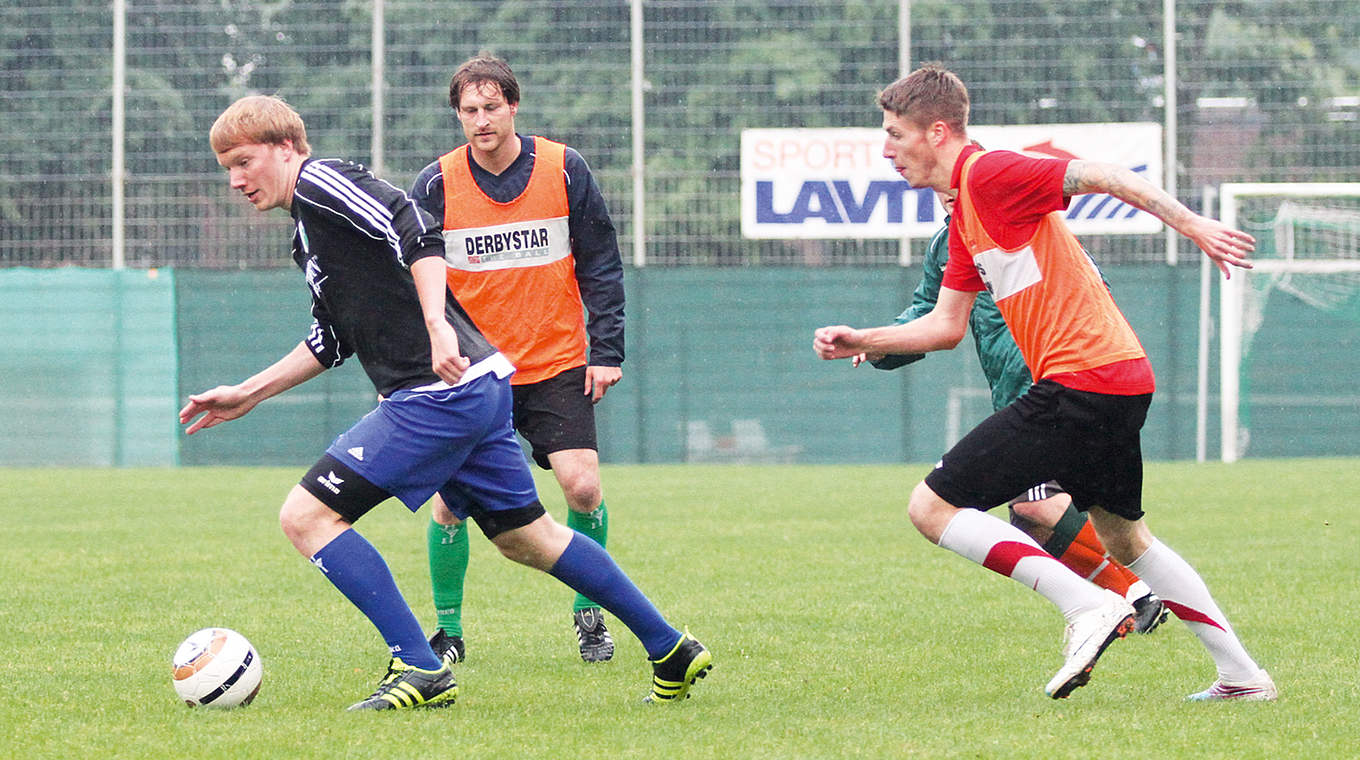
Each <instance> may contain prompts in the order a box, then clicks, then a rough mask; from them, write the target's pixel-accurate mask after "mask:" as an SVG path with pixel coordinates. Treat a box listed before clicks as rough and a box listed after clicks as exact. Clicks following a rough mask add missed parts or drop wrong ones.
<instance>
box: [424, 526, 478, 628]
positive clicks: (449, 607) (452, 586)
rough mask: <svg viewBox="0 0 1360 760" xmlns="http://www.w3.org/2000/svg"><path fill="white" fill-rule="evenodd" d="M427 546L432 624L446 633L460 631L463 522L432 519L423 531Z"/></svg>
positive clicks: (465, 553)
mask: <svg viewBox="0 0 1360 760" xmlns="http://www.w3.org/2000/svg"><path fill="white" fill-rule="evenodd" d="M425 536H426V540H427V542H428V543H429V547H430V590H431V592H433V596H434V611H435V615H436V616H437V618H436V624H437V625H438V626H439V627H440V628H443V629H444V632H445V633H447V634H448V635H450V636H459V637H461V636H462V635H463V578H464V577H465V576H466V575H467V566H468V535H467V523H466V522H462V523H459V524H458V525H453V526H449V525H440V524H439V523H437V522H435V521H434V520H431V521H430V527H429V528H428V529H427V530H426V533H425Z"/></svg>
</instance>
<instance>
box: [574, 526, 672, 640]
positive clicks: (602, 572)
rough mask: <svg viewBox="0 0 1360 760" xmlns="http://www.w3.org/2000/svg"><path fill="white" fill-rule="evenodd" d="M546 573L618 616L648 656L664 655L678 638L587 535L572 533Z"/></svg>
mask: <svg viewBox="0 0 1360 760" xmlns="http://www.w3.org/2000/svg"><path fill="white" fill-rule="evenodd" d="M548 573H549V574H550V575H552V576H553V577H554V578H556V579H558V580H559V581H562V582H563V583H565V584H567V585H568V586H570V587H571V588H572V589H574V590H575V591H577V592H578V593H580V594H582V595H584V596H586V597H588V598H590V600H591V601H593V602H595V603H596V604H598V605H600V606H601V607H603V608H605V609H606V610H609V612H610V613H612V614H613V615H614V617H616V618H618V619H619V620H621V621H622V622H623V624H624V625H626V626H628V630H630V631H632V632H633V635H634V636H637V637H638V640H639V641H641V642H642V647H643V649H646V650H647V656H648V657H650V658H652V659H656V658H657V657H661V656H664V655H665V654H666V653H667V652H670V651H671V649H673V648H674V647H675V642H677V641H679V640H680V632H679V631H677V630H675V629H674V628H672V627H671V625H670V623H667V622H666V619H665V618H663V617H661V613H660V612H657V611H656V607H654V606H652V603H651V601H649V600H648V599H647V597H645V596H643V595H642V592H641V591H639V590H638V587H637V586H635V585H633V582H632V581H631V580H629V579H628V576H627V575H625V574H624V572H623V570H622V569H621V568H620V567H619V566H618V564H617V563H616V562H614V558H613V557H611V556H609V552H606V551H605V550H604V549H603V548H602V547H601V546H600V545H599V544H597V543H595V542H594V541H592V540H590V539H589V538H587V537H586V536H584V535H582V534H580V533H575V535H573V536H572V537H571V543H569V544H567V548H566V550H564V551H563V552H562V556H561V557H558V558H557V563H556V564H554V565H553V566H552V569H551V570H549V571H548Z"/></svg>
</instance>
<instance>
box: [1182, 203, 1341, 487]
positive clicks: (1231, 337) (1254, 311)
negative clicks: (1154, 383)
mask: <svg viewBox="0 0 1360 760" xmlns="http://www.w3.org/2000/svg"><path fill="white" fill-rule="evenodd" d="M1219 218H1220V219H1221V220H1222V221H1223V222H1224V223H1225V224H1227V225H1228V226H1230V227H1233V228H1236V229H1241V230H1244V231H1246V232H1248V233H1250V234H1252V235H1253V236H1255V237H1256V239H1257V252H1256V257H1255V258H1254V260H1253V264H1254V266H1253V268H1252V269H1251V270H1238V269H1235V270H1233V276H1232V278H1231V279H1220V285H1221V287H1220V292H1219V295H1220V298H1219V373H1220V380H1219V391H1220V398H1219V403H1220V425H1221V427H1220V439H1221V456H1222V459H1223V461H1225V462H1233V461H1236V460H1237V459H1239V458H1241V457H1242V456H1243V455H1244V454H1245V453H1246V450H1247V446H1248V444H1249V442H1250V431H1249V428H1248V427H1246V426H1244V425H1243V424H1242V410H1243V404H1244V398H1243V388H1242V377H1243V371H1244V362H1247V361H1249V356H1250V350H1251V341H1252V338H1253V337H1254V335H1255V333H1256V330H1257V329H1258V328H1259V327H1260V325H1261V321H1262V318H1263V312H1264V309H1265V304H1266V301H1267V299H1268V297H1269V296H1270V294H1271V292H1272V291H1274V290H1283V291H1285V292H1289V293H1291V294H1292V295H1293V296H1295V297H1297V298H1298V299H1300V300H1301V301H1303V302H1304V303H1307V304H1308V305H1309V306H1311V307H1313V308H1317V309H1322V310H1327V311H1335V310H1340V309H1352V308H1354V306H1355V305H1356V304H1357V303H1360V300H1358V299H1357V296H1358V294H1360V182H1350V183H1225V184H1223V185H1221V186H1220V187H1219ZM1203 266H1211V264H1210V263H1209V262H1208V259H1207V258H1206V259H1205V260H1204V262H1203ZM1203 360H1204V357H1201V361H1203Z"/></svg>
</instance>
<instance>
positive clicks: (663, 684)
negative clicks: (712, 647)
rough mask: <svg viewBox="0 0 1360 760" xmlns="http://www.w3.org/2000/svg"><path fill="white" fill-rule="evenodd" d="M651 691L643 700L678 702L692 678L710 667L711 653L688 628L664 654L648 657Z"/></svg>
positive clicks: (705, 672) (686, 696)
mask: <svg viewBox="0 0 1360 760" xmlns="http://www.w3.org/2000/svg"><path fill="white" fill-rule="evenodd" d="M651 663H652V692H651V693H650V694H648V695H647V697H646V698H645V699H644V700H643V701H644V702H678V701H680V700H682V699H688V698H689V689H690V687H691V686H693V685H694V682H695V681H697V680H699V679H700V678H704V677H705V676H707V675H708V671H710V670H712V669H713V655H712V654H710V653H709V651H708V650H707V649H706V648H704V645H703V644H700V643H699V641H698V639H695V638H694V637H693V636H690V635H689V631H685V634H684V635H683V636H681V637H680V641H679V642H678V643H676V645H675V647H674V648H673V649H671V651H670V652H669V653H667V654H666V655H665V656H664V657H662V658H660V659H658V660H652V661H651Z"/></svg>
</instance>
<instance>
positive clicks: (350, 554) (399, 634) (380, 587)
mask: <svg viewBox="0 0 1360 760" xmlns="http://www.w3.org/2000/svg"><path fill="white" fill-rule="evenodd" d="M312 564H313V565H316V566H317V567H318V568H320V570H321V572H322V574H323V575H325V576H326V580H328V581H330V582H331V583H332V584H333V585H334V586H335V587H336V588H338V589H340V593H342V594H344V595H345V597H346V598H347V599H349V600H350V602H352V603H353V604H354V606H355V607H358V608H359V611H360V612H362V613H364V615H366V616H368V619H369V621H370V622H372V623H373V625H374V627H375V628H377V629H378V633H381V634H382V637H383V640H384V641H386V642H387V646H388V647H389V648H390V649H391V650H392V656H393V657H400V658H401V661H402V662H404V663H406V664H407V665H411V666H413V667H417V668H421V669H423V670H436V669H438V668H439V658H438V657H435V654H434V650H432V649H430V642H428V641H426V640H425V634H424V632H422V631H421V630H420V622H419V621H418V620H416V616H415V614H413V613H412V612H411V608H410V607H408V606H407V605H406V599H405V598H403V597H402V595H401V591H399V590H397V583H396V581H395V580H394V579H393V578H392V571H391V570H389V569H388V567H387V563H386V562H384V561H383V558H382V555H381V554H379V553H378V550H377V549H375V548H373V544H370V543H369V542H368V540H367V539H365V538H364V537H363V536H361V535H359V533H358V532H357V531H355V530H354V529H353V528H351V529H349V530H347V531H345V532H344V533H341V534H340V535H338V536H336V537H335V538H334V539H333V540H332V541H331V542H330V543H329V544H326V545H325V546H323V547H322V548H321V551H319V552H317V553H316V554H314V555H312Z"/></svg>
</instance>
